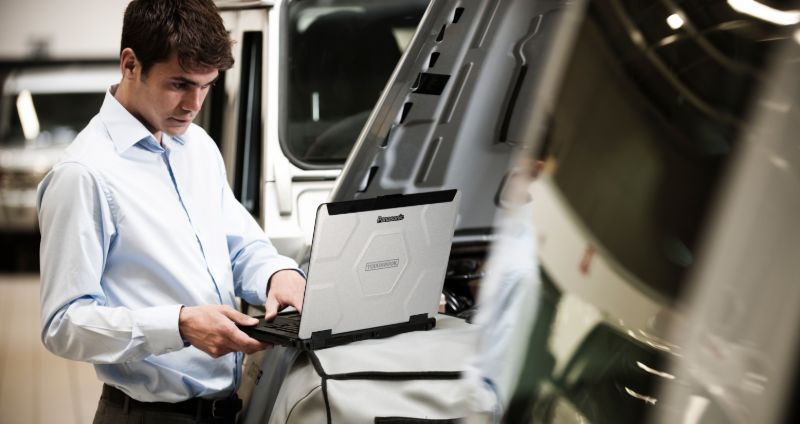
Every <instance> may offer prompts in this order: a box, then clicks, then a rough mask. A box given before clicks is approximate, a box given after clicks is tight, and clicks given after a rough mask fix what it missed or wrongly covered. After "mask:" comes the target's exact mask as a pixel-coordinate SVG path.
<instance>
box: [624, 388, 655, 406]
mask: <svg viewBox="0 0 800 424" xmlns="http://www.w3.org/2000/svg"><path fill="white" fill-rule="evenodd" d="M625 392H627V393H628V394H629V395H631V396H632V397H634V398H636V399H639V400H642V401H644V402H645V403H648V404H650V405H655V404H656V402H658V399H656V398H654V397H652V396H646V395H643V394H640V393H636V392H634V391H633V390H631V389H629V388H627V387H626V388H625Z"/></svg>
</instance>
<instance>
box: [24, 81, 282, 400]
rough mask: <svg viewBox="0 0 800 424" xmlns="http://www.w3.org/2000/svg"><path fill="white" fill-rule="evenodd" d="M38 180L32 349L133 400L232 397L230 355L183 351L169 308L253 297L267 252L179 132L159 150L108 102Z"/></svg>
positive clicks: (196, 143)
mask: <svg viewBox="0 0 800 424" xmlns="http://www.w3.org/2000/svg"><path fill="white" fill-rule="evenodd" d="M115 88H116V87H112V88H111V90H110V91H109V93H107V94H106V97H105V100H104V102H103V106H102V108H101V109H100V113H99V114H98V115H96V116H95V117H94V118H93V119H92V120H91V122H89V125H88V126H87V127H86V128H85V129H84V130H83V131H82V132H81V133H80V134H78V136H77V138H76V139H75V141H74V142H73V143H72V144H71V145H70V147H69V148H68V149H67V153H66V155H65V157H64V159H63V160H62V161H61V162H59V163H58V164H57V165H56V166H55V167H54V168H53V170H52V171H51V172H50V173H49V174H48V175H47V176H46V177H45V178H44V180H43V181H42V183H41V184H40V185H39V192H38V202H39V203H38V207H39V225H40V228H41V232H42V241H41V280H42V281H41V283H42V286H41V304H42V334H41V337H42V341H43V342H44V344H45V346H46V347H47V348H48V349H49V350H50V351H51V352H53V353H55V354H57V355H60V356H62V357H65V358H68V359H73V360H79V361H87V362H91V363H93V364H95V369H96V372H97V375H98V377H99V378H100V379H101V380H102V381H104V382H105V383H108V384H110V385H112V386H115V387H118V388H119V389H121V390H122V391H124V392H125V393H127V394H128V395H130V396H131V397H133V398H135V399H138V400H141V401H163V402H177V401H181V400H184V399H188V398H191V397H205V398H218V397H224V396H227V395H229V394H231V393H232V392H233V391H235V390H236V388H237V386H238V384H239V378H240V376H241V362H242V355H241V354H240V353H232V354H228V355H225V356H223V357H220V358H217V359H213V358H211V357H210V356H209V355H207V354H206V353H204V352H202V351H200V350H198V349H196V348H194V347H184V343H183V341H182V340H181V337H180V333H179V331H178V315H179V312H180V308H181V306H182V305H186V306H191V305H205V304H223V305H229V306H231V307H235V296H236V295H238V296H241V297H242V298H243V299H245V300H246V301H247V302H249V303H251V304H262V303H264V302H265V300H266V288H267V282H268V279H269V278H270V277H271V276H272V274H274V273H275V272H277V271H279V270H281V269H296V268H297V264H296V263H295V262H294V261H293V260H291V259H289V258H287V257H284V256H280V255H279V254H278V253H277V251H276V250H275V248H274V247H273V246H272V244H271V243H270V242H269V240H268V239H267V238H266V235H265V234H264V232H263V231H262V230H261V228H260V227H259V226H258V224H257V223H256V222H255V220H253V218H252V217H251V216H250V214H249V213H248V212H247V211H246V210H245V209H244V208H243V207H242V206H241V204H239V202H238V201H237V200H236V199H235V198H234V196H233V193H232V192H231V190H230V187H229V186H228V183H227V179H226V177H225V176H226V173H225V169H224V164H223V162H222V158H221V157H220V154H219V150H218V149H217V147H216V145H215V144H214V142H213V141H212V140H211V138H210V137H209V136H208V135H207V134H206V133H205V132H204V131H203V130H202V129H201V128H200V127H198V126H196V125H194V124H192V125H191V126H190V127H189V129H188V130H187V131H186V133H184V134H183V135H181V136H172V137H171V136H169V135H167V134H164V135H163V137H162V143H163V147H162V145H161V144H159V143H158V142H157V141H156V140H155V139H154V138H153V136H152V134H150V132H149V131H148V130H147V129H146V128H145V127H144V126H143V125H142V124H141V123H140V122H139V121H138V120H137V119H136V118H134V117H133V116H132V115H131V114H130V113H129V112H128V111H127V110H126V109H125V108H124V107H123V106H122V105H121V104H120V103H119V102H118V101H117V100H116V99H115V98H114V96H113V95H112V94H111V93H113V91H114V90H115Z"/></svg>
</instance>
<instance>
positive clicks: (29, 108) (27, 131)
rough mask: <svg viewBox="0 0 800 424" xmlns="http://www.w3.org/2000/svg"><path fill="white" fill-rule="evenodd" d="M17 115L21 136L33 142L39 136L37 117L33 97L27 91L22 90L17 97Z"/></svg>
mask: <svg viewBox="0 0 800 424" xmlns="http://www.w3.org/2000/svg"><path fill="white" fill-rule="evenodd" d="M17 113H18V114H19V122H20V124H22V134H23V135H24V136H25V139H26V140H33V139H35V138H36V137H38V136H39V129H40V128H39V117H38V116H37V115H36V108H35V107H34V106H33V97H32V96H31V92H30V91H28V90H22V91H21V92H20V93H19V95H17Z"/></svg>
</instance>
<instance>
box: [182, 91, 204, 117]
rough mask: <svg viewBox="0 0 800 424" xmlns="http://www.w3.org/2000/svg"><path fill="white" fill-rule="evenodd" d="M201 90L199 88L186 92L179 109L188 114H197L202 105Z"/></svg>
mask: <svg viewBox="0 0 800 424" xmlns="http://www.w3.org/2000/svg"><path fill="white" fill-rule="evenodd" d="M203 97H204V96H203V90H202V89H201V88H199V87H195V88H192V89H190V90H187V91H186V94H184V96H183V101H182V102H181V107H182V108H183V109H184V110H186V111H189V112H193V113H197V112H198V111H199V110H200V106H202V105H203Z"/></svg>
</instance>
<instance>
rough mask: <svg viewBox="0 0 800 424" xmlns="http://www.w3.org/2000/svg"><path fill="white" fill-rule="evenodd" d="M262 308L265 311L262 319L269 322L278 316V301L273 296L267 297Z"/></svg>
mask: <svg viewBox="0 0 800 424" xmlns="http://www.w3.org/2000/svg"><path fill="white" fill-rule="evenodd" d="M264 307H265V308H266V310H267V311H266V314H265V315H264V319H266V320H267V321H269V320H272V319H273V318H275V316H277V315H278V308H279V307H280V304H279V303H278V299H275V297H273V296H268V297H267V303H266V304H265V305H264Z"/></svg>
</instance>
